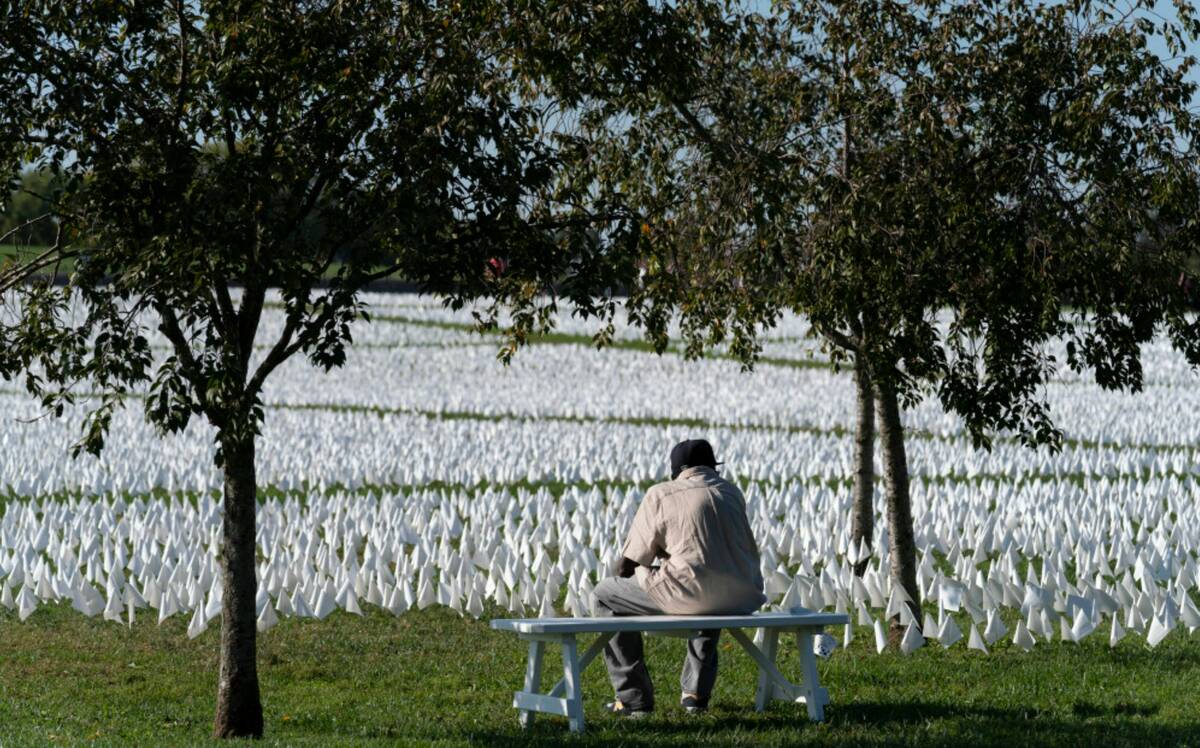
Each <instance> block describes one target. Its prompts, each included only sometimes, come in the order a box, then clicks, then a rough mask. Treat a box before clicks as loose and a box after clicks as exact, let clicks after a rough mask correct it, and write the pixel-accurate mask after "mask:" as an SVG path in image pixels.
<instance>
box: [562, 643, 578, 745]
mask: <svg viewBox="0 0 1200 748" xmlns="http://www.w3.org/2000/svg"><path fill="white" fill-rule="evenodd" d="M562 649H563V654H562V661H563V684H564V686H565V689H566V698H567V721H568V722H569V723H570V726H571V732H583V689H582V684H581V683H580V667H579V650H578V648H577V645H576V643H575V637H574V636H564V637H563V642H562Z"/></svg>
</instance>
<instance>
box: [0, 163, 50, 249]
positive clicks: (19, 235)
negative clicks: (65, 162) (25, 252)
mask: <svg viewBox="0 0 1200 748" xmlns="http://www.w3.org/2000/svg"><path fill="white" fill-rule="evenodd" d="M52 191H53V176H52V175H51V174H50V172H48V171H42V170H27V171H25V172H23V173H22V174H21V177H20V182H19V183H18V184H17V185H15V189H13V190H12V191H11V192H10V193H9V194H8V195H7V199H6V200H5V201H4V203H3V204H0V244H15V245H32V246H47V245H50V244H53V243H54V236H55V232H56V231H57V230H58V224H57V222H55V221H54V220H53V219H45V220H41V221H36V222H34V223H32V224H30V225H28V226H24V227H23V228H19V229H18V227H21V226H22V224H26V223H28V222H30V221H33V220H34V219H36V218H38V217H39V216H43V215H45V214H46V213H47V211H48V210H49V197H50V193H51V192H52ZM14 229H17V230H16V231H15V233H13V232H14Z"/></svg>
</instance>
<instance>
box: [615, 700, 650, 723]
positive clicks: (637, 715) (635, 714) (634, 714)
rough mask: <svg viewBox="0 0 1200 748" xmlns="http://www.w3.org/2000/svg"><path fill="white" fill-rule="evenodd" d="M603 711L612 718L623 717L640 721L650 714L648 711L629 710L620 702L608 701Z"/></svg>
mask: <svg viewBox="0 0 1200 748" xmlns="http://www.w3.org/2000/svg"><path fill="white" fill-rule="evenodd" d="M604 710H605V711H606V712H608V713H609V714H611V715H613V716H614V717H625V718H627V719H641V718H642V717H645V716H646V715H648V714H650V710H649V709H630V708H629V707H627V706H625V705H624V704H622V703H621V702H620V701H610V702H608V703H607V704H605V705H604Z"/></svg>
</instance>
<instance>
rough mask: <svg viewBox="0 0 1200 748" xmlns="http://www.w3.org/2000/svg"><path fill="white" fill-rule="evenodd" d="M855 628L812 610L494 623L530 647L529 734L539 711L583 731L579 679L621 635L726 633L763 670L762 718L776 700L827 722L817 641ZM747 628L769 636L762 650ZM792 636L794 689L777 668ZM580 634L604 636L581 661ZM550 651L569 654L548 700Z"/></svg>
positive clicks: (524, 718) (517, 699)
mask: <svg viewBox="0 0 1200 748" xmlns="http://www.w3.org/2000/svg"><path fill="white" fill-rule="evenodd" d="M846 623H849V618H848V617H847V616H846V615H845V614H842V613H814V612H811V611H797V610H792V611H791V612H773V613H755V614H753V615H746V616H615V617H608V618H504V619H497V620H493V621H492V628H494V629H497V630H500V631H513V632H515V633H516V634H517V636H519V637H520V638H522V639H524V640H527V641H528V642H529V659H528V661H527V662H526V664H525V687H524V688H523V689H522V690H520V691H517V692H516V693H515V694H514V695H513V706H514V707H516V708H517V709H519V710H520V720H521V725H522V726H523V727H529V726H530V725H532V724H533V717H534V714H535V713H536V712H545V713H547V714H557V715H560V716H564V717H566V718H567V720H568V721H569V723H570V728H571V731H572V732H582V731H583V693H582V691H581V683H582V682H581V680H580V675H581V673H582V672H583V670H584V668H586V667H587V666H588V665H589V664H591V662H592V660H594V659H596V655H598V654H600V653H601V652H602V651H603V650H604V645H605V644H607V643H608V640H609V639H611V638H612V637H613V635H614V634H616V633H618V632H621V631H643V632H646V633H648V634H653V635H659V636H677V637H685V638H686V637H691V636H693V635H694V634H695V633H696V632H697V631H702V630H705V629H727V630H728V631H729V634H730V636H732V637H733V639H734V641H736V642H737V643H738V644H741V645H742V649H745V650H746V652H747V653H748V654H749V655H750V656H751V657H752V658H753V659H754V661H755V662H757V663H758V692H757V694H756V696H755V699H754V708H755V709H756V710H758V711H760V712H761V711H762V710H763V709H765V708H766V707H767V704H768V703H770V702H771V700H772V699H780V700H783V701H791V702H795V703H801V704H804V705H805V706H807V707H808V716H809V719H811V720H813V721H816V722H820V721H821V720H823V719H824V718H825V705H826V704H828V703H829V692H828V691H826V690H825V689H824V688H822V687H821V684H820V681H819V679H818V677H817V661H816V656H815V655H814V654H813V636H814V635H816V634H819V633H821V631H822V629H824V628H825V627H826V626H837V625H843V624H846ZM742 629H762V630H763V639H762V642H763V646H762V648H761V649H760V648H759V647H758V646H757V645H755V643H754V642H753V641H752V640H751V639H750V637H748V636H746V633H745V632H744V631H743V630H742ZM781 633H785V634H786V633H793V634H795V635H796V644H797V646H798V647H799V649H800V669H801V678H802V680H801V681H800V683H799V684H795V683H791V682H790V681H788V679H787V678H785V677H784V675H783V674H782V673H780V672H779V669H778V668H776V667H775V655H776V653H777V652H778V649H779V635H780V634H781ZM577 634H598V636H597V637H596V640H595V641H593V642H592V644H591V646H589V647H588V648H587V651H585V652H584V653H583V655H582V656H580V654H579V650H578V647H577V646H576V642H575V636H576V635H577ZM547 644H558V645H560V646H561V647H562V661H563V677H562V678H561V679H559V681H558V682H557V683H555V684H554V687H553V688H551V689H550V690H549V691H548V692H546V693H541V691H540V689H541V684H542V654H543V653H544V652H545V647H546V645H547Z"/></svg>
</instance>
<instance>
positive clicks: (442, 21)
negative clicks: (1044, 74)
mask: <svg viewBox="0 0 1200 748" xmlns="http://www.w3.org/2000/svg"><path fill="white" fill-rule="evenodd" d="M523 23H524V21H523V19H522V17H521V16H520V15H512V14H510V13H509V11H508V10H507V9H506V6H505V4H503V3H493V2H473V3H465V4H458V3H456V4H454V5H452V6H451V5H445V4H441V3H410V2H403V3H397V2H384V1H382V0H356V1H355V2H340V1H335V0H328V1H320V0H318V1H315V2H305V3H293V2H280V1H278V0H257V1H255V0H245V1H231V2H204V3H196V2H183V1H182V0H181V1H180V2H174V3H170V2H162V3H134V2H105V3H95V2H90V1H89V2H57V1H56V2H35V1H33V0H30V1H28V2H14V3H9V4H8V5H7V6H5V9H4V10H3V16H2V17H0V100H2V101H4V102H5V104H4V106H3V107H0V157H2V158H3V161H2V162H0V166H2V167H3V176H4V181H5V182H6V183H8V184H10V185H11V184H13V183H14V180H16V179H17V178H18V174H19V172H20V170H21V169H22V168H24V167H25V165H32V167H34V168H37V169H41V170H46V171H49V172H50V173H52V174H53V175H54V178H55V179H56V180H57V184H58V185H60V187H61V189H60V191H59V192H58V193H56V196H55V199H54V200H52V201H51V202H50V204H49V205H48V211H49V212H50V213H51V214H52V216H53V219H54V220H55V221H56V222H57V225H58V227H59V228H60V229H61V230H60V231H59V233H58V239H57V241H55V243H54V244H53V246H51V247H49V248H48V249H46V250H45V251H44V252H43V253H41V254H39V255H38V256H37V257H36V258H33V259H30V260H28V261H25V262H21V263H18V264H16V265H10V266H8V267H7V268H6V269H5V270H4V271H3V273H2V274H0V290H2V291H3V292H4V293H5V294H6V295H7V299H8V300H9V301H10V302H12V303H13V304H14V305H15V307H16V309H17V312H18V314H17V315H16V317H15V318H13V319H10V320H9V321H8V322H7V323H6V324H4V326H3V327H2V329H0V337H2V343H3V345H2V346H0V348H2V353H0V358H2V360H0V368H2V370H3V372H4V373H5V375H6V376H7V377H15V376H23V380H24V383H25V385H26V386H27V388H28V389H29V391H30V392H31V393H33V394H34V395H36V396H38V397H39V398H41V399H42V401H43V402H44V404H45V406H46V407H47V408H48V409H49V410H51V411H53V412H56V413H59V414H61V413H62V412H63V410H64V407H65V406H67V405H69V404H71V403H75V402H76V396H75V395H74V394H73V392H74V390H73V389H72V388H73V387H74V386H75V385H76V384H78V383H84V384H85V387H86V389H89V390H92V391H95V392H98V393H99V394H98V397H97V398H96V399H92V400H88V401H81V402H79V403H78V404H79V405H82V406H86V411H87V414H88V415H87V419H86V422H85V430H84V434H83V436H82V438H81V440H80V442H79V444H78V445H76V450H80V449H82V450H87V451H89V452H98V451H99V450H100V449H101V448H102V447H103V444H104V440H105V436H106V433H107V431H108V427H109V424H110V419H111V415H112V413H113V410H114V409H115V408H117V407H119V406H120V405H121V404H122V403H123V402H124V398H123V396H124V395H126V394H127V393H129V392H130V391H131V390H135V389H145V390H146V391H147V395H148V396H147V398H146V400H145V404H146V405H145V413H146V417H147V418H148V419H149V420H150V421H151V422H152V423H153V424H155V425H156V426H157V427H159V429H161V430H162V431H163V432H170V431H177V430H180V429H182V428H184V427H185V426H186V425H187V424H188V422H189V421H190V420H191V419H192V418H193V417H201V418H203V419H205V420H207V421H208V422H209V423H211V424H212V425H213V426H214V427H215V429H216V444H217V448H216V464H217V466H218V467H219V469H220V470H221V471H222V472H223V474H224V498H223V511H224V522H223V541H222V550H221V558H220V565H221V569H222V579H223V590H224V596H223V601H222V612H221V642H220V677H219V681H218V689H217V699H216V716H215V723H214V734H215V735H216V736H217V737H236V736H259V735H261V734H262V731H263V721H262V707H261V700H260V694H259V683H258V675H257V665H256V657H255V648H256V629H255V621H256V610H255V597H256V591H257V580H256V578H255V507H256V491H257V479H256V474H255V446H256V442H257V438H258V436H259V429H260V426H261V424H262V422H263V419H264V411H263V402H262V393H263V388H264V386H265V385H266V382H267V380H268V378H269V377H270V376H271V374H272V372H274V371H275V370H276V369H277V368H278V367H279V366H280V365H281V364H282V363H283V362H284V361H286V360H288V359H289V358H291V357H293V356H295V355H303V356H305V357H307V358H308V360H309V361H311V362H312V364H314V365H315V366H317V367H319V368H321V369H325V370H328V369H330V368H332V367H336V366H340V365H341V364H342V363H343V362H344V361H345V358H346V348H347V346H348V345H350V344H351V333H350V330H351V325H352V323H354V322H355V321H356V320H359V319H362V320H366V319H368V312H367V310H366V309H365V308H364V305H363V303H362V301H361V299H360V291H361V290H362V289H363V288H364V287H365V286H366V285H367V284H368V283H370V282H371V281H372V280H374V279H378V278H383V277H385V276H389V275H392V274H399V275H401V276H402V277H403V278H405V279H408V280H410V281H414V282H416V283H418V284H420V285H421V286H422V287H423V288H424V289H426V290H428V291H431V292H434V293H437V294H440V295H442V296H443V297H444V298H446V299H447V301H448V303H451V304H454V305H458V306H461V305H462V304H464V303H466V302H468V301H470V300H472V299H476V298H480V297H483V296H485V295H486V296H487V298H488V300H489V306H488V308H487V309H488V313H487V314H485V316H484V321H485V322H488V321H490V322H493V323H494V322H495V318H496V315H497V314H498V313H499V312H500V311H502V310H504V309H507V308H510V307H511V308H515V309H516V310H517V312H516V315H515V317H514V326H513V330H514V338H513V343H514V344H516V343H519V342H520V341H521V340H522V339H523V337H524V336H527V335H528V334H530V333H531V332H536V331H537V330H538V329H540V328H541V327H543V326H544V325H545V324H546V323H547V320H549V319H550V318H551V312H552V311H553V306H554V304H555V302H556V299H557V298H560V297H562V296H566V297H570V298H573V299H574V300H575V302H576V303H577V304H579V305H581V306H583V307H584V308H585V309H587V308H591V309H592V310H593V311H601V312H602V311H603V307H604V305H605V304H606V303H611V300H608V301H606V300H605V299H604V298H603V289H604V288H605V286H616V285H617V284H619V283H620V282H621V279H620V278H615V277H613V275H612V273H611V272H610V271H611V270H612V267H607V266H606V265H605V263H606V262H607V260H606V259H605V257H606V256H607V255H606V254H605V252H604V250H603V246H604V245H605V244H606V243H607V242H608V241H609V240H611V239H613V238H614V237H619V235H620V234H621V229H620V225H619V224H620V221H619V217H616V218H614V216H616V213H611V212H605V211H604V208H603V206H601V207H600V208H599V210H600V211H601V215H599V216H598V215H597V214H596V213H593V212H590V211H589V210H588V206H589V205H590V206H596V205H597V201H598V194H597V193H596V192H594V191H593V192H591V193H588V194H574V193H572V192H571V190H570V187H569V185H568V184H567V183H566V182H564V181H563V180H561V179H559V178H558V176H557V175H558V172H559V170H560V169H561V168H562V167H563V165H564V164H565V163H566V162H567V161H568V160H569V159H572V158H577V157H579V156H580V154H581V151H580V149H579V148H578V147H577V146H575V145H572V144H571V143H570V142H568V141H567V140H565V139H563V138H558V137H556V136H555V135H554V132H555V128H554V127H553V126H552V125H553V123H552V122H550V123H548V122H547V118H548V117H551V116H553V115H554V113H555V112H556V110H555V108H554V107H553V106H552V104H553V102H551V101H549V100H548V99H546V98H545V97H537V98H536V100H535V99H533V98H527V97H526V96H525V94H528V93H529V90H528V88H529V83H528V81H527V80H526V78H525V77H524V76H523V75H522V74H521V73H520V71H519V70H518V69H517V67H516V63H517V62H518V60H517V58H516V57H514V56H513V55H512V54H511V50H512V49H513V48H514V44H513V41H512V40H513V39H514V38H517V37H519V35H520V34H521V29H522V24H523ZM614 221H616V223H614ZM598 222H599V223H601V224H602V225H603V226H604V228H603V230H601V231H594V230H587V231H585V230H584V229H586V228H588V227H590V226H591V225H592V224H594V223H598ZM614 226H615V227H616V228H614ZM626 233H629V232H628V231H626ZM501 258H502V259H503V262H500V261H499V259H501ZM66 260H72V261H73V262H74V268H73V270H72V272H71V274H70V279H69V282H68V283H67V284H66V286H65V287H54V286H52V285H50V284H48V283H45V282H42V281H39V280H37V279H36V278H35V276H38V277H44V271H45V270H46V269H47V268H51V267H57V266H58V264H59V263H62V262H64V261H66ZM39 273H43V276H39ZM31 279H33V280H31ZM597 288H599V289H601V292H600V293H596V292H595V289H597ZM268 289H278V293H279V295H280V297H279V298H280V299H281V304H282V310H281V314H282V324H281V325H280V326H279V327H278V328H276V329H265V330H264V329H263V325H262V320H263V311H264V308H266V307H267V306H268V305H269V304H270V303H272V302H271V301H270V299H269V297H268ZM548 291H552V292H553V293H552V294H551V295H549V296H547V295H546V294H547V292H548ZM154 335H161V336H162V338H163V339H165V341H166V343H167V344H168V345H169V347H170V353H169V355H166V356H165V357H156V356H154V355H152V351H151V346H150V343H149V340H150V338H151V337H152V336H154ZM256 343H265V344H266V347H265V353H262V352H261V350H262V346H259V349H260V352H259V353H257V354H256V352H255V351H256V348H255V346H256Z"/></svg>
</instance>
